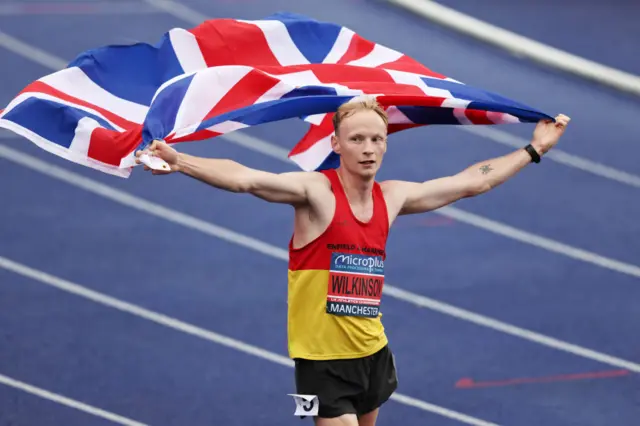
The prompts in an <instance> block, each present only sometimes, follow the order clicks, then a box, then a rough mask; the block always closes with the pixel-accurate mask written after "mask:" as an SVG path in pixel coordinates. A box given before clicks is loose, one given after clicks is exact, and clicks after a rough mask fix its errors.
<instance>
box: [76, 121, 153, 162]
mask: <svg viewBox="0 0 640 426" xmlns="http://www.w3.org/2000/svg"><path fill="white" fill-rule="evenodd" d="M141 141H142V126H138V128H136V129H133V130H128V131H126V132H123V133H121V132H117V131H115V130H109V129H105V128H103V127H97V128H96V129H94V131H93V132H92V133H91V142H90V143H89V152H88V157H89V158H93V159H94V160H98V161H101V162H103V163H106V164H111V165H113V166H119V165H120V161H121V160H122V159H123V158H124V157H126V156H127V155H129V153H131V152H132V151H133V150H134V149H135V148H136V147H137V146H138V145H139V144H140V142H141Z"/></svg>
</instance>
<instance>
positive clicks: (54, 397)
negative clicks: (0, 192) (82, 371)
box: [0, 257, 147, 426]
mask: <svg viewBox="0 0 640 426" xmlns="http://www.w3.org/2000/svg"><path fill="white" fill-rule="evenodd" d="M5 260H6V259H4V258H3V257H0V267H3V268H4V265H3V262H4V261H5ZM6 269H8V268H6ZM0 383H1V384H3V385H6V386H9V387H12V388H15V389H19V390H21V391H23V392H26V393H29V394H31V395H36V396H39V397H40V398H43V399H47V400H49V401H53V402H57V403H58V404H61V405H66V406H67V407H70V408H75V409H76V410H79V411H84V412H85V413H88V414H92V415H94V416H96V417H102V418H103V419H106V420H111V421H112V422H114V423H118V424H121V425H126V426H147V425H146V424H144V423H140V422H137V421H135V420H131V419H129V418H126V417H122V416H120V415H118V414H114V413H110V412H109V411H105V410H102V409H100V408H96V407H94V406H92V405H89V404H85V403H83V402H80V401H76V400H75V399H71V398H67V397H66V396H62V395H59V394H57V393H53V392H50V391H48V390H45V389H42V388H39V387H36V386H33V385H30V384H28V383H25V382H21V381H19V380H16V379H12V378H11V377H9V376H5V375H4V374H0Z"/></svg>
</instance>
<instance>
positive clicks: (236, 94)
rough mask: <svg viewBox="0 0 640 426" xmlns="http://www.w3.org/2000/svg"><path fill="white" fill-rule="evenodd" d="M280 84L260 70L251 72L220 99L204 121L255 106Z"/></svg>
mask: <svg viewBox="0 0 640 426" xmlns="http://www.w3.org/2000/svg"><path fill="white" fill-rule="evenodd" d="M278 83H279V80H278V79H276V78H273V77H271V76H269V75H266V74H263V73H262V72H260V71H258V70H251V71H250V72H249V73H248V74H247V75H245V76H244V77H243V78H242V79H241V80H240V81H239V82H238V83H236V85H235V86H233V87H232V88H231V90H229V91H228V92H227V93H226V94H225V95H224V96H223V97H222V99H220V102H218V103H217V104H216V106H214V107H213V108H212V109H211V111H209V112H208V113H207V115H206V116H205V118H204V120H208V119H209V118H211V117H215V116H216V115H220V114H224V113H225V112H229V111H233V110H236V109H240V108H244V107H247V106H249V105H253V104H254V103H255V102H256V101H257V100H258V98H260V97H261V96H262V95H264V94H265V93H266V92H267V91H268V90H270V89H271V88H273V87H274V86H275V85H276V84H278Z"/></svg>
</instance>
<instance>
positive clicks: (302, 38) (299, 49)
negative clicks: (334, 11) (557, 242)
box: [0, 13, 552, 177]
mask: <svg viewBox="0 0 640 426" xmlns="http://www.w3.org/2000/svg"><path fill="white" fill-rule="evenodd" d="M361 95H367V96H374V97H375V98H376V99H377V100H378V102H380V104H381V105H383V107H384V108H385V109H386V110H387V112H388V114H389V133H394V132H397V131H401V130H404V129H408V128H412V127H417V126H423V125H433V124H454V125H458V124H470V125H479V124H489V125H491V124H502V123H521V122H537V121H538V120H540V119H552V118H551V117H550V116H548V115H546V114H544V113H542V112H541V111H537V110H535V109H533V108H531V107H528V106H526V105H523V104H520V103H518V102H516V101H513V100H510V99H507V98H505V97H502V96H500V95H497V94H495V93H490V92H487V91H484V90H481V89H477V88H473V87H469V86H467V85H465V84H462V83H460V82H458V81H456V80H453V79H451V78H448V77H446V76H444V75H441V74H438V73H436V72H434V71H431V70H430V69H429V68H427V67H425V66H424V65H422V64H420V63H419V62H417V61H416V60H414V59H412V58H410V57H409V56H407V55H404V54H402V53H400V52H397V51H395V50H393V49H391V48H388V47H385V46H383V45H381V44H377V43H374V42H371V41H369V40H366V39H364V38H363V37H361V36H359V35H358V34H356V33H355V32H353V31H352V30H350V29H348V28H345V27H342V26H339V25H336V24H333V23H327V22H319V21H316V20H313V19H310V18H308V17H305V16H300V15H296V14H291V13H277V14H274V15H271V16H269V17H267V18H265V19H264V20H256V21H247V20H240V19H213V20H209V21H205V22H203V23H202V24H201V25H199V26H197V27H195V28H192V29H190V30H185V29H181V28H174V29H172V30H170V31H168V32H167V33H165V34H164V35H163V37H162V39H161V40H160V41H159V42H158V43H156V44H155V45H151V44H147V43H136V44H132V45H123V46H121V45H109V46H104V47H100V48H96V49H93V50H89V51H86V52H83V53H81V54H80V55H79V56H77V57H76V58H75V59H74V60H73V61H72V62H71V63H70V64H69V65H68V66H67V67H66V68H65V69H63V70H60V71H58V72H55V73H53V74H49V75H46V76H44V77H42V78H40V79H38V80H37V81H35V82H32V83H31V84H29V85H28V86H26V87H25V88H24V89H23V90H22V91H21V92H20V93H19V94H18V95H17V96H16V97H15V98H14V99H13V100H12V101H11V102H10V103H9V105H7V107H6V108H5V109H4V110H1V111H0V127H4V128H6V129H9V130H11V131H13V132H15V133H17V134H19V135H21V136H23V137H25V138H27V139H28V140H30V141H31V142H33V143H35V144H37V145H38V146H40V147H41V148H43V149H45V150H47V151H49V152H50V153H53V154H55V155H58V156H60V157H63V158H65V159H67V160H70V161H73V162H76V163H79V164H82V165H85V166H88V167H92V168H94V169H97V170H100V171H102V172H105V173H110V174H113V175H117V176H122V177H128V176H129V175H130V173H131V170H132V168H133V167H134V166H135V161H134V159H135V151H137V150H138V149H142V148H144V147H145V146H146V145H148V144H149V143H151V141H153V140H155V139H162V140H165V141H166V142H168V143H171V144H173V143H181V142H189V141H197V140H204V139H208V138H213V137H216V136H219V135H223V134H225V133H229V132H232V131H235V130H238V129H242V128H246V127H249V126H254V125H259V124H262V123H268V122H272V121H277V120H284V119H288V118H294V117H296V118H300V119H302V120H304V121H306V122H307V123H309V124H310V128H309V131H308V132H307V134H306V135H304V136H303V137H302V139H301V140H300V141H299V142H298V143H297V144H296V145H295V146H294V147H293V149H292V150H291V152H290V158H291V159H292V160H293V161H294V162H295V163H296V164H297V165H298V166H299V167H300V168H301V169H303V170H320V169H324V168H330V167H336V166H337V164H338V158H337V156H336V155H335V154H334V153H333V152H332V150H331V146H330V137H331V135H332V134H333V127H332V122H331V119H332V115H333V113H334V112H335V111H336V109H337V108H338V106H339V105H340V104H342V103H344V102H346V101H349V100H351V99H353V98H354V97H358V96H361Z"/></svg>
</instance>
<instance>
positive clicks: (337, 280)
mask: <svg viewBox="0 0 640 426" xmlns="http://www.w3.org/2000/svg"><path fill="white" fill-rule="evenodd" d="M383 285H384V260H383V258H382V257H381V256H369V255H363V254H345V253H335V252H334V253H332V254H331V266H330V268H329V289H328V291H327V313H329V314H332V315H344V316H356V317H366V318H375V317H377V316H378V314H379V313H380V298H381V297H382V287H383Z"/></svg>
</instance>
